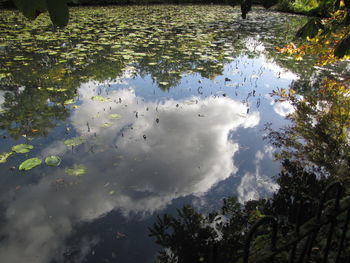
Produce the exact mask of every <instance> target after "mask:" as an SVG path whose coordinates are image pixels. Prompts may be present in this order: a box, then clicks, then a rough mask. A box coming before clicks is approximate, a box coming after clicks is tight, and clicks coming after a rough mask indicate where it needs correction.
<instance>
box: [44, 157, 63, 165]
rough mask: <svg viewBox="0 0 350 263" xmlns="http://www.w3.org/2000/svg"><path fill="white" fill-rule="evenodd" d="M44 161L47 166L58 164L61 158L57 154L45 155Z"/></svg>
mask: <svg viewBox="0 0 350 263" xmlns="http://www.w3.org/2000/svg"><path fill="white" fill-rule="evenodd" d="M45 163H46V164H47V165H49V166H59V165H60V163H61V158H60V157H58V156H54V155H53V156H49V157H46V159H45Z"/></svg>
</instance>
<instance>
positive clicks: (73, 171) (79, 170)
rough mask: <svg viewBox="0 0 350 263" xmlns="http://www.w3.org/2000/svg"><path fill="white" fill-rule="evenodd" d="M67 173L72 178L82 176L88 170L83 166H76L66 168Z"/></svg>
mask: <svg viewBox="0 0 350 263" xmlns="http://www.w3.org/2000/svg"><path fill="white" fill-rule="evenodd" d="M64 171H65V173H66V174H68V175H72V176H82V175H84V174H85V173H86V172H87V169H86V167H85V166H84V165H82V164H75V165H74V166H73V167H71V168H66V169H65V170H64Z"/></svg>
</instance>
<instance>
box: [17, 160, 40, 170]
mask: <svg viewBox="0 0 350 263" xmlns="http://www.w3.org/2000/svg"><path fill="white" fill-rule="evenodd" d="M41 162H42V161H41V159H39V158H36V157H35V158H30V159H28V160H26V161H24V162H23V163H21V164H20V166H19V168H18V169H19V170H25V171H26V170H30V169H32V168H34V167H36V166H38V165H40V164H41Z"/></svg>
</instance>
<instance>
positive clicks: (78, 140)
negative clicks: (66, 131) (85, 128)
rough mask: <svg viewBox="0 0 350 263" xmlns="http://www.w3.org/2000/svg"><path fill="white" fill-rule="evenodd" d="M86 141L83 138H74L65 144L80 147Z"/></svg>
mask: <svg viewBox="0 0 350 263" xmlns="http://www.w3.org/2000/svg"><path fill="white" fill-rule="evenodd" d="M84 142H85V140H84V139H83V138H81V137H74V138H71V139H68V140H65V141H64V144H65V145H67V146H78V145H80V144H83V143H84Z"/></svg>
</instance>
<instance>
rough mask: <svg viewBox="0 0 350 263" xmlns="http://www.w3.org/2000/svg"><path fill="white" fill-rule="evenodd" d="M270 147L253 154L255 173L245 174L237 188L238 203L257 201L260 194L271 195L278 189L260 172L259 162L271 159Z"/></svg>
mask: <svg viewBox="0 0 350 263" xmlns="http://www.w3.org/2000/svg"><path fill="white" fill-rule="evenodd" d="M271 151H273V149H272V148H271V147H270V146H266V147H265V149H264V152H262V151H260V150H258V151H257V152H256V154H255V173H252V172H246V173H245V174H244V176H243V177H242V179H241V183H240V184H239V186H238V188H237V192H238V201H239V202H240V203H245V202H247V201H250V200H258V199H259V198H260V194H261V193H264V194H265V195H266V193H268V194H272V193H274V192H276V191H277V190H278V188H279V186H278V184H276V183H275V182H273V180H272V179H271V178H270V177H269V176H266V175H264V174H263V173H262V172H261V170H262V169H261V162H262V160H263V159H264V158H272V156H271Z"/></svg>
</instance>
